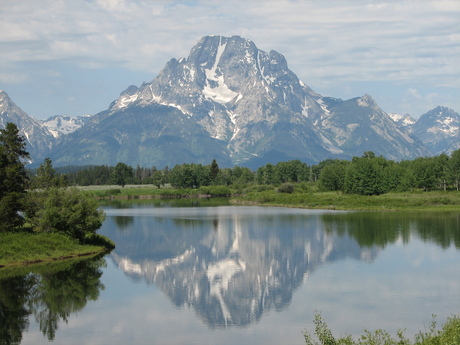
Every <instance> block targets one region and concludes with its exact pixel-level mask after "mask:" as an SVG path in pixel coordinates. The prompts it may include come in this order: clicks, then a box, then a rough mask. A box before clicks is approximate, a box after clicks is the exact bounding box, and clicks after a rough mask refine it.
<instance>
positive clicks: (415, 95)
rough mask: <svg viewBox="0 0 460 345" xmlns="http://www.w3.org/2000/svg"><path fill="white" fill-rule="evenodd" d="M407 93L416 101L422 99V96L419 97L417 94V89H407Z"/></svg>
mask: <svg viewBox="0 0 460 345" xmlns="http://www.w3.org/2000/svg"><path fill="white" fill-rule="evenodd" d="M407 93H408V94H409V95H411V96H412V97H415V98H417V99H421V98H422V96H420V94H419V93H418V91H417V89H409V90H407Z"/></svg>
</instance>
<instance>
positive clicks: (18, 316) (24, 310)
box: [0, 257, 105, 344]
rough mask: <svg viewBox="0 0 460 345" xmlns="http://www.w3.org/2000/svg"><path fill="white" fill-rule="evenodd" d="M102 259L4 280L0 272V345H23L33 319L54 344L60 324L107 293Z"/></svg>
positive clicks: (43, 268) (40, 268)
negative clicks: (103, 291)
mask: <svg viewBox="0 0 460 345" xmlns="http://www.w3.org/2000/svg"><path fill="white" fill-rule="evenodd" d="M104 265H105V260H104V259H103V258H101V257H98V258H93V259H87V260H82V261H78V262H74V263H60V264H53V265H46V266H41V267H39V268H34V270H35V271H34V272H30V273H25V274H20V275H16V273H15V275H13V276H9V277H5V275H6V273H5V272H0V273H2V274H3V276H4V277H2V276H1V275H0V339H1V344H20V343H21V340H22V334H23V332H24V331H26V330H27V328H28V326H29V318H30V316H31V315H34V317H35V320H36V322H37V323H38V324H39V327H40V330H41V332H42V333H43V335H44V336H46V337H47V338H48V340H49V341H52V340H53V339H54V337H55V335H56V331H57V329H58V328H59V324H60V323H61V322H62V321H64V322H67V320H68V318H69V316H70V314H72V313H75V312H77V311H79V310H81V309H83V308H84V307H85V306H86V303H87V302H88V301H95V300H97V299H98V297H99V292H100V291H101V290H103V289H104V286H103V285H102V284H101V282H100V277H101V275H102V271H101V270H100V268H101V267H102V266H104Z"/></svg>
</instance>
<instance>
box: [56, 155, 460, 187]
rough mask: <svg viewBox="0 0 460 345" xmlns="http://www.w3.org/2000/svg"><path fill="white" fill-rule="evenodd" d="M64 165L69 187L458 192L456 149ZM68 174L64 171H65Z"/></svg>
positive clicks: (459, 170) (458, 157) (459, 158)
mask: <svg viewBox="0 0 460 345" xmlns="http://www.w3.org/2000/svg"><path fill="white" fill-rule="evenodd" d="M77 168H78V167H66V168H61V169H60V170H59V171H60V172H61V173H63V175H64V176H65V180H66V181H67V183H68V184H69V185H81V186H86V185H109V184H117V185H120V186H122V187H123V186H124V185H125V184H153V185H155V186H157V187H158V188H162V187H163V186H165V185H167V184H169V185H171V186H172V187H174V188H200V187H202V186H210V185H224V186H234V187H239V186H244V185H273V186H280V185H282V184H286V183H301V182H315V183H317V184H318V186H319V188H320V189H321V190H324V191H342V192H344V193H349V194H361V195H378V194H384V193H387V192H390V191H410V190H415V189H421V190H424V191H431V190H459V189H460V150H457V151H454V152H453V153H452V154H451V155H450V156H448V155H445V154H442V155H439V156H435V157H422V158H416V159H414V160H410V161H401V162H395V161H392V160H388V159H385V158H384V157H381V156H380V157H378V156H376V155H375V154H374V153H373V152H372V151H367V152H364V154H363V156H362V157H354V158H353V159H352V160H351V161H347V160H339V159H327V160H324V161H322V162H320V163H319V164H316V165H307V164H306V163H303V162H301V161H300V160H292V161H287V162H279V163H277V164H270V163H268V164H266V165H265V166H262V167H260V168H258V169H257V170H256V171H253V170H251V169H249V168H245V167H240V166H235V167H233V168H219V165H218V163H217V162H216V160H213V161H212V163H211V164H209V165H202V164H194V163H184V164H178V165H176V166H174V167H173V168H172V169H170V168H169V167H165V168H164V169H161V170H160V169H157V168H156V167H152V168H144V167H140V166H137V167H136V168H132V167H130V166H128V165H126V164H124V163H118V164H117V165H116V166H115V167H110V166H105V165H101V166H87V167H83V168H80V169H79V170H77ZM66 170H67V172H66Z"/></svg>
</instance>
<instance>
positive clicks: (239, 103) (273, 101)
mask: <svg viewBox="0 0 460 345" xmlns="http://www.w3.org/2000/svg"><path fill="white" fill-rule="evenodd" d="M452 112H453V111H452ZM454 113H455V112H454ZM457 115H458V114H457ZM452 116H453V115H452ZM50 121H51V120H50ZM69 121H70V120H69ZM415 125H416V123H411V121H410V117H407V116H405V118H404V119H403V117H402V116H400V115H397V114H387V113H385V112H384V111H383V110H382V109H380V107H379V106H378V105H377V103H376V102H375V100H374V99H373V98H372V97H371V96H370V95H367V94H366V95H364V96H362V97H355V98H352V99H349V100H345V101H344V100H341V99H337V98H332V97H323V96H321V95H320V94H318V93H316V92H315V91H313V90H312V89H311V88H310V87H308V86H307V85H306V84H305V83H303V82H302V81H301V80H299V79H298V77H297V76H296V75H295V73H294V72H292V71H291V70H290V69H289V68H288V64H287V61H286V59H285V58H284V56H283V55H282V54H280V53H278V52H276V51H273V50H272V51H270V52H268V53H267V52H265V51H262V50H259V49H258V48H257V47H256V45H255V44H254V42H252V41H250V40H246V39H244V38H241V37H239V36H232V37H224V36H205V37H203V38H202V39H200V40H199V41H198V43H197V44H196V45H195V46H194V47H192V49H191V50H190V54H189V56H188V57H187V58H180V59H175V58H173V59H171V60H169V61H168V62H167V63H166V65H165V67H164V68H163V69H162V70H161V71H160V72H159V73H158V75H157V76H156V77H155V78H154V79H153V80H152V81H151V82H148V83H146V82H144V83H143V84H142V85H140V86H139V87H137V86H135V85H131V86H129V87H128V88H127V89H126V90H124V91H123V92H121V93H120V96H119V97H118V98H117V99H116V100H114V101H113V102H112V103H111V104H110V106H109V107H108V109H107V110H104V111H101V112H99V113H98V114H95V115H93V116H91V117H89V118H88V119H86V121H85V123H83V124H81V125H75V126H73V127H72V126H70V122H69V126H68V127H67V128H70V127H72V130H69V131H68V133H64V134H62V133H61V134H58V138H54V140H55V141H54V142H53V144H52V145H50V147H49V148H48V152H47V154H48V155H49V156H50V157H51V158H52V159H53V161H54V162H55V164H57V165H68V164H72V165H73V164H78V165H86V164H109V165H115V164H116V163H117V162H118V161H123V162H125V163H127V164H130V165H133V166H135V165H138V164H139V165H143V166H152V165H156V166H160V167H161V166H166V165H168V166H173V165H175V164H181V163H186V162H187V163H206V164H208V163H209V162H210V161H211V160H212V159H213V158H216V159H217V160H218V161H219V162H222V165H223V166H231V165H245V166H249V167H257V166H258V165H259V166H260V165H263V164H266V163H269V162H270V163H277V162H278V161H281V160H290V159H300V160H302V161H305V162H307V163H309V164H312V163H317V162H319V161H321V160H324V159H327V158H341V159H350V158H352V157H353V156H360V155H361V154H362V152H363V151H374V152H375V153H376V154H377V155H383V156H385V157H386V158H388V159H394V160H403V159H412V158H416V157H419V156H428V155H432V154H433V151H432V150H431V151H430V150H429V149H428V148H427V146H426V145H425V144H424V143H423V142H422V141H423V140H421V139H419V138H420V136H422V137H423V128H422V127H421V128H422V129H420V130H419V132H417V133H418V135H414V133H415V132H413V131H412V128H414V127H415ZM42 127H44V126H43V125H42ZM415 128H417V127H415ZM62 130H64V129H62ZM427 130H428V129H427ZM457 130H458V128H457ZM48 133H50V131H49V130H48ZM452 133H454V132H452ZM454 134H455V133H454ZM54 135H55V136H56V133H54ZM455 138H456V137H455V135H451V136H450V137H449V138H448V139H446V140H447V141H449V142H451V143H450V144H449V145H450V147H455V145H457V141H456V139H455ZM446 140H444V141H442V143H441V144H439V145H441V146H442V145H444V146H446V147H447V146H448V144H447V143H446ZM427 143H428V145H431V142H427ZM42 156H43V153H42Z"/></svg>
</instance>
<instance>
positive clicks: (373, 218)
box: [322, 212, 460, 249]
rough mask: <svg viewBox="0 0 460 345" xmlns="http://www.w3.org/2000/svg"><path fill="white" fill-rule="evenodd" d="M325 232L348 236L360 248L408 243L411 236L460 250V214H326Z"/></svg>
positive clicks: (324, 218) (324, 217)
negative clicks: (400, 241)
mask: <svg viewBox="0 0 460 345" xmlns="http://www.w3.org/2000/svg"><path fill="white" fill-rule="evenodd" d="M322 218H323V221H324V225H325V230H326V231H327V232H329V233H331V232H335V233H337V234H339V235H340V236H344V235H348V236H350V237H352V238H354V239H355V240H356V242H357V243H358V244H359V245H360V246H361V247H372V246H378V247H382V248H384V247H385V246H386V245H387V244H391V243H394V242H396V241H397V240H402V241H403V243H408V242H409V240H410V236H411V235H417V236H418V237H420V238H421V239H422V240H423V241H425V242H428V241H430V242H434V243H436V244H437V245H439V246H441V247H442V248H444V249H446V248H449V247H450V246H451V245H452V244H453V245H454V246H455V247H456V248H457V249H460V214H459V213H458V212H457V213H455V212H453V213H448V212H440V213H435V212H426V213H421V212H417V213H410V212H404V213H399V212H356V213H346V214H342V215H327V214H326V215H323V217H322Z"/></svg>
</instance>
